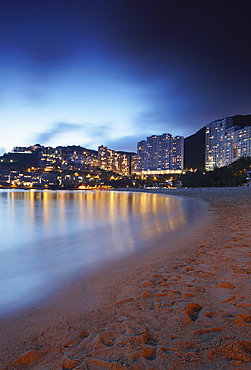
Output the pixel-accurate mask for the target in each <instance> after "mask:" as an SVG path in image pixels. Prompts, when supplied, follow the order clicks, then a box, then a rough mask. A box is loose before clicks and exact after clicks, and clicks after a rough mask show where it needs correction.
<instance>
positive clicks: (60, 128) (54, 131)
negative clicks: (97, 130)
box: [35, 122, 82, 145]
mask: <svg viewBox="0 0 251 370" xmlns="http://www.w3.org/2000/svg"><path fill="white" fill-rule="evenodd" d="M81 128H82V126H81V125H79V124H75V123H68V122H56V123H53V124H52V128H51V129H50V130H48V131H46V132H42V133H40V134H38V136H37V137H36V139H35V141H36V142H38V143H40V144H45V145H46V144H47V143H48V142H49V141H50V140H52V139H53V140H54V139H55V138H56V137H57V136H59V135H60V134H62V133H65V132H72V131H77V130H80V129H81Z"/></svg>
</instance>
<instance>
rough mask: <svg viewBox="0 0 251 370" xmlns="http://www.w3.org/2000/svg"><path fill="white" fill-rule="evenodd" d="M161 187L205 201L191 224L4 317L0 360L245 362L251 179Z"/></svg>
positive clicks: (57, 365)
mask: <svg viewBox="0 0 251 370" xmlns="http://www.w3.org/2000/svg"><path fill="white" fill-rule="evenodd" d="M166 193H167V194H171V195H177V196H187V197H191V198H194V199H197V200H202V201H204V202H207V203H208V204H209V208H208V211H207V212H206V214H205V216H204V217H203V218H201V220H200V222H199V221H198V224H197V226H196V227H194V228H193V229H192V230H187V231H186V233H180V234H179V235H175V236H171V237H170V238H169V239H168V240H166V241H162V243H159V244H158V245H153V246H152V248H151V249H149V250H147V251H144V252H141V253H138V254H137V255H135V256H133V257H130V258H128V259H125V260H122V261H119V262H116V263H113V264H111V265H109V266H108V267H106V268H104V269H102V271H99V273H96V274H92V275H89V276H87V277H84V278H82V279H81V280H79V281H78V282H77V283H74V284H71V285H69V286H67V287H65V288H64V289H63V290H61V291H58V292H57V294H55V295H54V296H53V297H51V298H50V300H48V301H47V302H43V303H40V304H39V305H38V306H35V307H30V308H28V309H26V310H24V311H23V312H22V314H20V315H19V316H18V317H12V318H10V319H8V320H2V322H1V336H0V348H1V350H0V351H1V356H0V368H1V369H36V370H45V369H46V370H47V369H48V370H50V369H90V370H92V369H95V370H96V369H97V370H103V369H131V370H143V369H149V370H153V369H155V370H157V369H158V370H162V369H163V370H164V369H170V370H179V369H191V370H192V369H193V370H194V369H250V368H251V294H250V279H251V278H250V276H251V233H250V228H251V217H250V214H251V189H250V188H228V189H226V188H221V189H216V188H215V189H180V190H170V191H166ZM167 244H168V246H169V247H168V248H166V245H167Z"/></svg>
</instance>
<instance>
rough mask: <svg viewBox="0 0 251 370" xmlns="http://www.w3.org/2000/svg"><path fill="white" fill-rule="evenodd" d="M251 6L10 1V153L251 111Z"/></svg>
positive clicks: (5, 10)
mask: <svg viewBox="0 0 251 370" xmlns="http://www.w3.org/2000/svg"><path fill="white" fill-rule="evenodd" d="M250 4H251V3H250V0H248V1H243V0H238V1H231V0H227V1H221V0H172V1H170V0H88V1H87V0H82V1H78V0H49V1H47V0H26V1H25V0H6V1H5V0H1V2H0V110H1V111H0V120H1V121H0V122H1V132H0V153H3V152H5V151H10V150H12V148H13V147H14V146H26V145H33V144H36V143H40V144H41V145H45V146H57V145H72V144H75V145H81V146H84V147H86V148H89V149H95V150H97V147H98V145H101V144H103V145H106V146H108V147H109V148H111V149H115V150H128V151H136V144H137V141H140V140H142V139H145V138H146V136H150V135H153V134H162V133H171V134H172V135H183V136H185V137H186V136H189V135H191V134H193V133H195V132H196V131H197V130H199V129H200V128H201V127H203V126H204V125H205V124H206V123H208V122H210V121H213V120H215V119H217V118H223V117H226V116H231V115H236V114H250V113H251V26H250V20H251V5H250Z"/></svg>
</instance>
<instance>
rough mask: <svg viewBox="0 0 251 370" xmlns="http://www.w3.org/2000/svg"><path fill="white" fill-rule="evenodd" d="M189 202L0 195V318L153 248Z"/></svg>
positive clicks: (131, 196)
mask: <svg viewBox="0 0 251 370" xmlns="http://www.w3.org/2000/svg"><path fill="white" fill-rule="evenodd" d="M193 207H194V203H191V202H188V201H187V200H184V199H181V198H173V197H167V196H161V195H157V194H145V193H129V192H112V191H111V192H105V191H103V192H102V191H100V192H91V191H88V192H64V191H59V192H55V191H7V190H1V191H0V224H1V236H2V237H1V244H0V279H1V285H0V314H3V313H5V312H8V311H10V310H12V309H17V308H20V307H22V306H25V305H27V304H31V303H32V302H33V301H35V300H36V299H39V298H42V297H43V296H45V295H46V294H48V293H50V292H51V291H52V290H53V289H55V288H56V287H58V286H60V285H61V284H63V282H64V281H66V280H69V279H73V278H75V277H77V276H79V275H80V274H84V273H85V272H87V271H89V270H90V269H91V268H94V267H95V266H98V265H99V264H104V263H108V262H110V261H114V260H117V259H119V258H123V257H126V256H128V255H130V254H131V253H133V252H135V251H139V250H140V249H142V248H146V247H149V246H151V244H153V243H152V242H153V240H156V239H157V238H158V237H159V236H162V235H163V234H164V233H168V232H171V231H175V230H177V229H178V228H180V227H182V226H183V225H185V224H186V222H187V221H188V218H189V217H190V216H191V213H192V212H193Z"/></svg>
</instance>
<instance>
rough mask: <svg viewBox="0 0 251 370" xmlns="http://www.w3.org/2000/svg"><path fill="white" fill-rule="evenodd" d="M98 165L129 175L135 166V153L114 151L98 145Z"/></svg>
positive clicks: (107, 169) (104, 168)
mask: <svg viewBox="0 0 251 370" xmlns="http://www.w3.org/2000/svg"><path fill="white" fill-rule="evenodd" d="M98 163H99V167H100V168H101V169H103V170H106V171H113V172H116V173H119V174H121V175H125V176H127V175H130V174H131V173H132V172H133V171H134V168H135V153H130V152H122V151H115V150H112V149H108V148H107V147H106V146H103V145H101V146H99V147H98Z"/></svg>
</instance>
